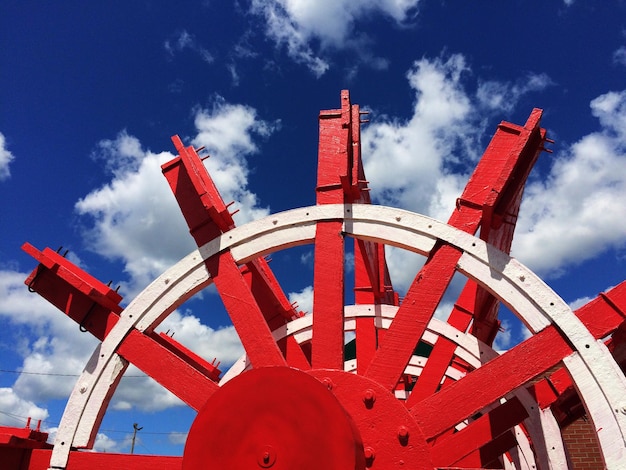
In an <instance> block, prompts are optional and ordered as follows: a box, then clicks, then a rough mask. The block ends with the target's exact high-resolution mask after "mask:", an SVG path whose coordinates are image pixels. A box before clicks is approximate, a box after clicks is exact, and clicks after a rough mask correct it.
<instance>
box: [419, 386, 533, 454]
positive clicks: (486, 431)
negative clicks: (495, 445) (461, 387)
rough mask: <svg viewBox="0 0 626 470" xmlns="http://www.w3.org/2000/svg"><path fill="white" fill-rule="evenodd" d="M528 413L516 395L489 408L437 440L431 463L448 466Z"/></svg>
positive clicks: (505, 430) (518, 421)
mask: <svg viewBox="0 0 626 470" xmlns="http://www.w3.org/2000/svg"><path fill="white" fill-rule="evenodd" d="M527 417H528V413H527V412H526V409H525V408H524V406H523V405H522V404H521V402H520V401H519V400H518V399H517V398H512V399H511V400H509V401H507V402H506V403H504V404H502V405H500V406H498V407H497V408H495V409H493V410H491V411H490V412H489V413H487V414H485V415H483V416H481V417H480V418H478V419H476V420H474V421H472V422H471V423H469V424H468V425H467V426H466V427H465V428H463V429H461V430H460V431H459V432H456V433H454V434H452V435H450V436H449V437H447V438H446V439H443V440H438V441H437V444H436V445H435V446H434V447H433V448H432V450H431V454H430V455H431V458H432V461H433V464H435V465H438V466H452V465H453V464H455V463H457V462H458V461H459V460H461V459H462V458H463V457H465V456H467V455H469V454H471V453H472V452H473V451H475V450H477V449H480V448H481V447H482V446H484V445H486V444H488V443H489V442H491V441H493V440H494V439H496V438H497V437H499V436H500V435H502V434H504V433H505V432H507V431H508V430H510V429H512V428H513V427H515V426H517V425H518V424H519V423H521V422H522V421H523V420H524V419H526V418H527Z"/></svg>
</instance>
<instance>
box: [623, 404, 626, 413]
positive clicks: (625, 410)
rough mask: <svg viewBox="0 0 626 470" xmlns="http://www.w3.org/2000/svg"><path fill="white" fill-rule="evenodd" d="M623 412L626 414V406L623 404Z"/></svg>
mask: <svg viewBox="0 0 626 470" xmlns="http://www.w3.org/2000/svg"><path fill="white" fill-rule="evenodd" d="M622 414H625V415H626V406H622Z"/></svg>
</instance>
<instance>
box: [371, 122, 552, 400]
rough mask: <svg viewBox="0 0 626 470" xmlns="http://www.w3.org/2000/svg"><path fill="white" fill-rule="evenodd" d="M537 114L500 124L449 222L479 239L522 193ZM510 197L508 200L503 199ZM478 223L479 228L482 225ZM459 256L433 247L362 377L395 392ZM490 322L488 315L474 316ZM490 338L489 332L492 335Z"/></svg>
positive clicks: (539, 140) (537, 141)
mask: <svg viewBox="0 0 626 470" xmlns="http://www.w3.org/2000/svg"><path fill="white" fill-rule="evenodd" d="M540 117H541V111H540V110H534V111H533V113H532V114H531V116H530V117H529V119H528V122H527V123H526V125H525V126H524V127H520V126H515V125H512V124H506V125H505V124H501V125H500V127H499V128H498V131H497V132H496V134H495V136H494V138H493V139H492V141H491V143H490V145H489V147H488V148H487V151H486V152H485V156H484V157H483V159H482V160H481V161H480V162H479V164H478V166H477V167H476V170H475V171H474V174H473V175H472V177H471V178H470V180H469V181H468V183H467V185H466V187H465V190H464V191H463V194H462V196H461V198H459V200H458V201H457V208H456V210H455V211H454V212H453V214H452V216H451V217H450V220H449V221H448V224H450V225H452V226H454V227H456V228H458V229H460V230H463V231H465V232H468V233H472V234H473V233H476V231H477V230H478V228H479V226H480V227H481V236H482V234H483V232H486V231H488V230H489V228H490V227H491V215H492V214H493V213H494V211H495V210H496V208H498V207H500V205H503V206H504V207H505V208H508V207H509V205H510V199H511V198H512V197H517V195H519V194H521V193H520V191H521V187H522V186H523V183H524V181H525V175H527V173H528V172H529V171H530V168H531V167H532V165H533V163H534V161H535V160H536V158H537V156H538V154H539V153H540V152H541V150H542V148H543V142H544V138H545V131H544V130H542V129H540V128H539V120H540ZM507 199H508V200H507ZM481 224H482V225H481ZM460 256H461V253H460V252H459V251H458V250H455V249H453V248H451V247H448V246H443V245H442V244H441V243H437V244H436V246H435V248H433V250H432V252H431V255H430V257H429V259H428V260H427V262H426V264H425V265H424V267H423V268H422V270H421V271H420V272H419V273H418V274H417V276H416V278H415V280H414V281H413V284H412V285H411V286H410V288H409V290H408V292H407V295H406V297H405V299H404V301H403V302H402V305H401V306H400V308H399V309H398V312H397V314H396V317H395V319H394V321H393V322H392V323H391V326H390V328H389V329H388V331H387V333H386V335H385V340H384V341H383V342H382V344H381V345H380V347H379V349H378V351H377V353H376V355H375V356H374V359H373V361H372V363H371V364H370V367H369V368H368V371H367V373H366V375H367V376H368V377H370V378H372V379H374V380H376V381H378V382H380V383H381V384H382V385H383V386H384V387H385V388H388V389H389V390H393V389H394V388H395V385H396V384H397V382H398V380H399V378H400V376H401V375H402V373H403V371H404V369H405V367H406V364H407V363H408V361H409V360H410V358H411V356H412V354H413V351H414V349H415V346H416V345H417V342H418V341H419V339H420V338H421V337H422V335H423V334H424V331H425V329H426V326H427V325H428V322H429V321H430V319H431V318H432V316H433V314H434V311H435V308H436V307H437V305H438V304H439V302H440V301H441V298H442V297H443V294H444V292H445V290H446V288H447V287H448V285H449V283H450V280H451V279H452V276H453V274H454V270H455V266H456V263H457V261H458V259H459V257H460ZM478 319H479V320H480V321H488V319H487V318H486V317H480V316H479V317H478ZM490 334H491V333H490Z"/></svg>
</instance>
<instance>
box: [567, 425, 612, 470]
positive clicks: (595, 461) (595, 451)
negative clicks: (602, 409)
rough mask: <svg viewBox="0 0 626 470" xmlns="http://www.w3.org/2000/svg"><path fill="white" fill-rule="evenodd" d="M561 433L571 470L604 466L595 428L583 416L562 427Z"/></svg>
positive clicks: (591, 469)
mask: <svg viewBox="0 0 626 470" xmlns="http://www.w3.org/2000/svg"><path fill="white" fill-rule="evenodd" d="M562 435H563V441H564V442H565V446H566V448H567V451H568V453H569V457H570V461H571V465H572V467H571V468H572V469H573V470H601V469H603V468H604V464H603V463H602V456H601V455H600V450H599V447H598V441H597V439H596V433H595V430H594V429H593V425H592V423H591V421H589V420H588V419H586V417H585V416H583V417H582V418H580V419H578V420H577V421H574V422H573V423H572V424H570V425H569V426H567V427H566V428H565V429H563V430H562Z"/></svg>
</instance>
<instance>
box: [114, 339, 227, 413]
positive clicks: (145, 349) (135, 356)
mask: <svg viewBox="0 0 626 470" xmlns="http://www.w3.org/2000/svg"><path fill="white" fill-rule="evenodd" d="M170 349H171V346H170V348H168V347H165V346H164V345H162V344H159V342H157V341H156V340H155V339H154V338H151V337H148V336H146V335H144V334H143V333H141V332H139V331H137V330H132V331H131V333H130V334H129V335H128V336H127V337H126V338H125V339H124V342H123V343H122V344H121V345H120V347H119V348H118V353H119V354H120V355H121V356H122V357H124V358H125V359H126V360H127V361H129V362H131V363H132V364H134V365H135V366H137V367H138V368H139V369H140V370H141V371H143V372H144V373H145V374H147V375H149V376H150V377H152V378H153V379H154V380H156V381H157V382H159V383H160V384H161V385H163V386H164V387H165V388H166V389H168V390H169V391H170V392H172V393H173V394H174V395H176V396H177V397H178V398H180V399H181V400H182V401H184V402H185V403H187V404H188V405H189V406H191V407H192V408H193V409H194V410H196V411H198V410H200V409H201V408H202V407H203V406H204V404H205V403H206V401H207V399H208V398H209V397H210V396H211V395H212V394H213V393H214V392H215V391H216V390H217V389H218V388H219V386H218V385H217V384H216V383H215V382H213V381H212V380H211V379H210V378H209V377H207V375H206V371H204V370H201V369H200V368H199V367H194V366H193V365H192V364H193V361H192V360H190V358H189V356H188V355H187V354H185V352H184V351H183V350H178V351H177V352H178V354H176V353H175V352H173V351H172V350H170ZM194 360H195V359H194Z"/></svg>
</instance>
